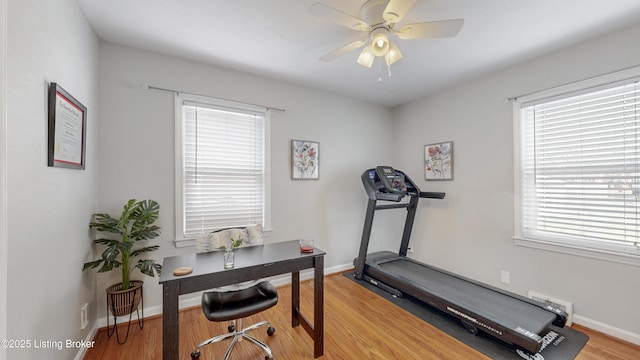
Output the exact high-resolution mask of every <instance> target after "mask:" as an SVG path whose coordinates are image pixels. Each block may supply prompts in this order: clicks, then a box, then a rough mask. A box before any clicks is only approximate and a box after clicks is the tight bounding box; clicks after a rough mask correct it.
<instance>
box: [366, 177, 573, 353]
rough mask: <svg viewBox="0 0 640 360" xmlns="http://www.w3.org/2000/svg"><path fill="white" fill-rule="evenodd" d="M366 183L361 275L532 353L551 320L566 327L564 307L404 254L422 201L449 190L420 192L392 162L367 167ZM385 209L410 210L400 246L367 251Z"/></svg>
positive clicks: (397, 294) (472, 330)
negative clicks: (375, 223)
mask: <svg viewBox="0 0 640 360" xmlns="http://www.w3.org/2000/svg"><path fill="white" fill-rule="evenodd" d="M362 183H363V184H364V188H365V191H366V192H367V195H368V196H369V201H368V205H367V212H366V217H365V222H364V229H363V231H362V241H361V243H360V251H359V254H358V257H357V258H356V259H354V265H355V272H354V276H355V277H356V278H357V279H359V280H364V281H367V282H369V283H371V284H374V285H376V286H378V287H380V288H382V289H384V290H385V291H387V292H389V293H391V294H392V295H394V296H397V297H402V296H403V294H407V295H410V296H412V297H414V298H416V299H418V300H420V301H422V302H424V303H427V304H429V305H431V306H433V307H436V308H438V309H440V310H441V311H443V312H445V313H447V314H449V315H452V316H453V317H455V318H458V319H460V320H461V322H462V324H463V326H464V327H465V328H466V329H467V330H468V331H469V332H471V333H472V334H477V333H478V331H483V332H485V333H487V334H489V335H492V336H494V337H496V338H498V339H500V340H502V341H504V342H506V343H509V344H512V345H515V346H516V347H518V348H521V349H524V350H526V351H529V352H530V353H537V352H538V351H540V350H541V348H542V346H543V338H544V336H545V335H546V333H547V332H548V331H549V330H550V326H551V325H552V324H553V325H555V326H558V327H564V325H565V323H566V321H567V313H566V312H564V311H563V310H561V309H558V308H555V307H553V306H550V305H547V304H545V303H541V302H538V301H535V300H532V299H529V298H526V297H524V296H520V295H517V294H513V293H510V292H507V291H504V290H502V289H499V288H496V287H493V286H490V285H487V284H483V283H481V282H478V281H475V280H472V279H469V278H465V277H462V276H459V275H456V274H454V273H451V272H448V271H445V270H442V269H438V268H436V267H433V266H430V265H427V264H424V263H422V262H419V261H416V260H414V259H411V258H408V257H407V256H406V255H407V250H408V247H409V238H410V235H411V229H412V227H413V221H414V218H415V214H416V208H417V204H418V200H419V199H420V198H431V199H443V198H444V196H445V193H440V192H421V191H420V189H419V188H418V186H417V185H416V184H415V183H414V182H413V181H412V180H411V179H410V178H409V176H407V175H406V174H405V173H403V172H402V171H398V170H395V169H394V168H392V167H390V166H378V167H377V168H375V169H369V170H366V171H365V172H364V173H363V174H362ZM407 200H408V201H407ZM379 201H383V202H384V203H380V204H379V203H378V202H379ZM387 209H406V210H407V218H406V221H405V225H404V231H403V234H402V241H401V244H400V250H399V252H398V253H397V254H396V253H393V252H390V251H382V252H375V253H371V254H367V249H368V247H369V239H370V236H371V227H372V224H373V216H374V213H375V211H376V210H387Z"/></svg>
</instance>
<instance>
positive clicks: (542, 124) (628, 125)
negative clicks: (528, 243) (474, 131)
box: [520, 81, 640, 254]
mask: <svg viewBox="0 0 640 360" xmlns="http://www.w3.org/2000/svg"><path fill="white" fill-rule="evenodd" d="M520 121H521V123H520V129H521V139H520V145H521V147H520V154H521V158H520V164H521V169H520V176H521V179H520V181H521V200H520V201H521V205H520V206H521V208H520V211H521V214H522V215H521V225H520V226H521V229H520V230H521V232H522V236H523V237H524V238H532V239H544V240H554V241H557V242H560V243H562V242H564V243H572V244H580V245H581V246H585V247H592V248H599V249H606V250H608V251H615V252H623V253H624V252H626V253H635V254H638V249H639V247H640V210H639V204H640V86H639V85H638V83H637V82H631V81H627V82H626V83H623V84H616V85H608V86H606V87H605V88H602V87H601V88H599V89H597V90H589V91H581V92H579V93H578V92H575V93H572V94H569V95H563V96H561V97H560V98H558V97H556V98H552V99H546V100H541V101H536V102H532V103H524V104H522V105H521V113H520Z"/></svg>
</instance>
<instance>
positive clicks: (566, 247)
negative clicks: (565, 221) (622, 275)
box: [513, 236, 640, 267]
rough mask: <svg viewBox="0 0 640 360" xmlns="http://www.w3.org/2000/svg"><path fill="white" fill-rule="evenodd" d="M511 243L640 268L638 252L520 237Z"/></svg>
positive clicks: (514, 238) (639, 253)
mask: <svg viewBox="0 0 640 360" xmlns="http://www.w3.org/2000/svg"><path fill="white" fill-rule="evenodd" d="M513 241H514V243H515V244H516V245H518V246H523V247H528V248H533V249H538V250H545V251H552V252H556V253H561V254H567V255H573V256H580V257H585V258H589V259H596V260H602V261H608V262H614V263H619V264H625V265H632V266H638V267H640V252H638V254H631V253H623V252H617V251H613V250H607V249H596V248H588V247H584V246H579V245H574V244H563V243H558V242H554V241H549V240H541V239H529V238H523V237H520V236H513Z"/></svg>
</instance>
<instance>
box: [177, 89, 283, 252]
mask: <svg viewBox="0 0 640 360" xmlns="http://www.w3.org/2000/svg"><path fill="white" fill-rule="evenodd" d="M185 101H186V102H191V103H201V104H203V105H210V106H215V107H223V108H236V109H239V110H242V111H251V112H263V113H264V114H265V117H264V142H263V146H264V184H263V186H264V204H263V212H264V224H262V225H263V236H264V237H268V236H269V234H270V233H271V230H272V229H271V140H270V139H271V110H270V109H268V108H264V107H260V106H256V105H251V104H246V103H240V102H235V101H231V100H225V99H217V98H212V97H208V96H202V95H195V94H189V93H178V92H176V93H175V95H174V104H175V105H174V110H175V145H174V146H175V167H174V170H175V187H174V193H175V206H174V209H175V212H174V213H175V246H176V247H177V248H181V247H188V246H195V245H196V240H195V239H194V238H193V237H189V236H185V231H184V230H185V229H184V131H185V125H184V120H183V109H182V106H183V104H184V102H185Z"/></svg>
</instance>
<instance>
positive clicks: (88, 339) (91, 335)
mask: <svg viewBox="0 0 640 360" xmlns="http://www.w3.org/2000/svg"><path fill="white" fill-rule="evenodd" d="M105 323H106V322H105ZM98 329H99V328H98V325H97V323H94V324H93V327H92V328H91V330H90V331H89V332H87V336H86V337H85V338H84V341H86V342H91V341H94V340H93V339H95V338H96V333H98ZM87 350H88V348H86V347H84V346H80V349H79V350H78V352H77V353H76V356H75V357H74V358H73V360H82V359H84V355H85V354H86V352H87Z"/></svg>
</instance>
